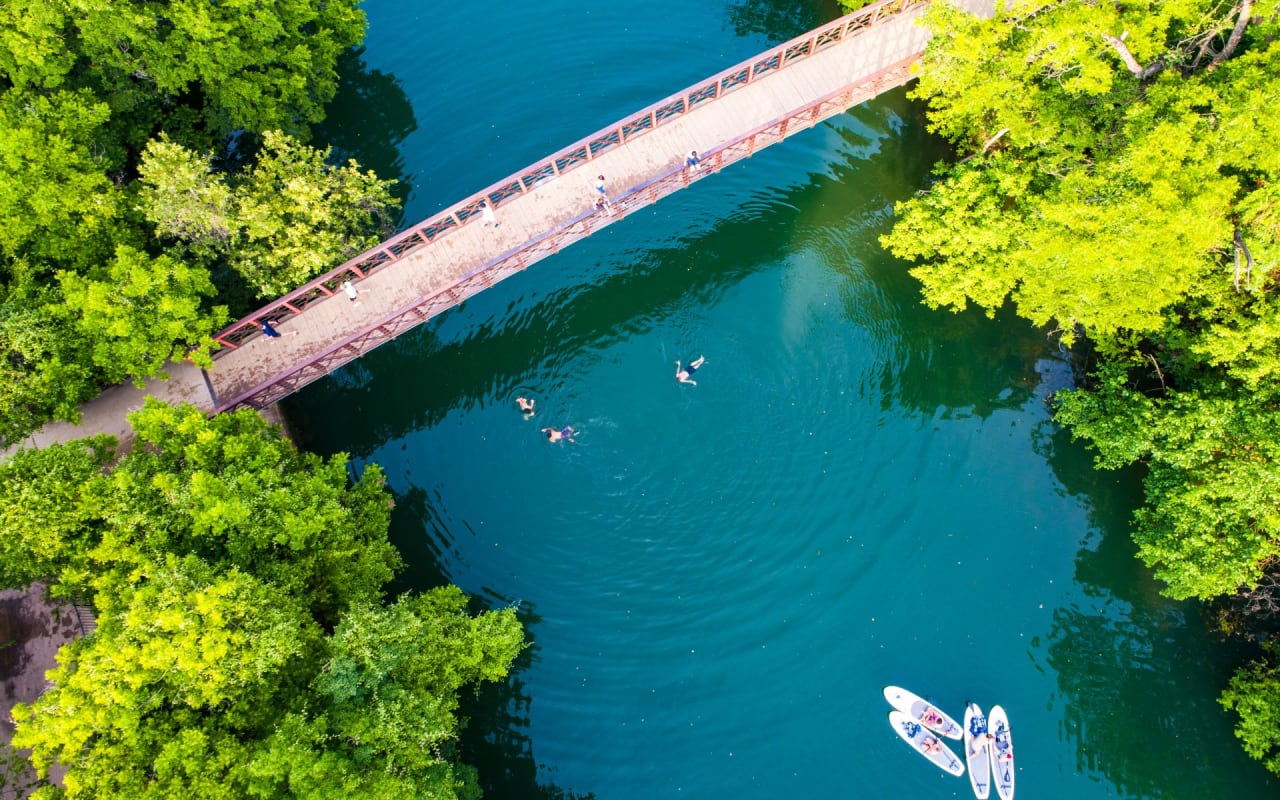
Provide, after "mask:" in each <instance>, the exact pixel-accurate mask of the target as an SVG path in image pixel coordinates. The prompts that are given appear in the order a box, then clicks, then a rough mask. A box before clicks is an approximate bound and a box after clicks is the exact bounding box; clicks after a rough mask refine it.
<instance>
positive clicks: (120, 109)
mask: <svg viewBox="0 0 1280 800" xmlns="http://www.w3.org/2000/svg"><path fill="white" fill-rule="evenodd" d="M364 25H365V20H364V14H363V13H362V12H360V11H359V9H358V8H357V7H356V3H355V2H350V0H340V1H339V2H317V0H279V1H278V2H274V3H269V4H264V3H257V2H253V0H229V2H220V3H207V2H201V1H200V0H174V1H173V2H166V3H154V2H146V0H78V2H74V3H73V2H68V0H15V2H10V3H6V4H4V6H2V7H0V71H3V72H4V73H6V74H7V75H8V76H9V77H10V80H12V81H13V82H14V83H15V84H16V85H17V86H20V87H33V88H34V87H39V88H59V87H64V86H71V85H75V86H89V87H91V88H92V89H93V90H94V91H95V93H96V94H98V96H101V97H107V98H111V103H112V107H113V110H114V111H115V112H116V113H118V114H121V115H125V116H131V117H134V118H135V119H137V121H138V122H139V123H141V122H142V121H143V120H148V119H151V118H154V117H155V116H157V115H159V114H161V113H164V109H165V107H166V106H172V105H173V104H174V103H175V102H177V103H180V104H183V105H188V107H190V105H189V104H194V108H193V110H194V111H195V112H196V114H198V118H199V120H200V122H199V124H200V126H201V127H206V128H208V129H209V130H211V131H213V132H214V135H215V136H218V135H221V134H224V133H227V132H229V131H231V130H234V129H235V128H238V127H245V128H248V129H249V130H264V129H269V128H283V129H286V130H290V131H299V132H300V131H302V130H304V126H305V125H306V124H307V123H311V122H316V121H318V120H319V119H320V118H321V114H322V111H323V108H324V104H325V103H326V102H328V101H329V100H330V99H331V98H332V97H333V93H334V91H335V89H336V85H337V76H336V74H335V72H334V64H335V62H336V60H337V57H338V55H339V54H340V53H341V52H343V51H344V50H346V49H347V48H348V47H351V46H352V45H355V44H357V43H358V42H359V41H360V38H361V36H362V35H363V33H364ZM140 127H141V126H140Z"/></svg>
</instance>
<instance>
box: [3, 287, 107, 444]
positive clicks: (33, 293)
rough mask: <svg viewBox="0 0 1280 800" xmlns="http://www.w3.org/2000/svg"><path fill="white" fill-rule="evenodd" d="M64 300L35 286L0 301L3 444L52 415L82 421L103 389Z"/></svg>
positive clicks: (42, 422)
mask: <svg viewBox="0 0 1280 800" xmlns="http://www.w3.org/2000/svg"><path fill="white" fill-rule="evenodd" d="M60 300H61V298H58V297H56V295H55V293H54V292H53V291H50V290H47V289H43V290H42V289H37V288H32V289H30V290H28V291H23V292H18V293H15V294H12V295H10V296H9V297H7V298H6V299H5V300H4V302H0V412H2V413H0V443H3V444H4V445H6V446H7V445H11V444H13V443H15V442H17V441H19V440H21V439H22V437H23V436H26V435H27V434H28V433H30V432H31V431H33V430H35V429H37V428H39V427H40V426H41V425H43V424H44V423H45V422H47V421H48V420H50V419H65V420H78V419H79V414H80V412H79V405H80V404H81V403H83V402H84V401H86V400H89V399H90V398H92V397H93V396H94V395H96V394H97V393H98V389H99V384H98V382H97V380H96V378H95V375H94V371H93V368H92V366H91V363H90V356H89V354H88V352H87V350H88V348H89V343H88V342H86V341H84V340H83V339H82V338H80V336H79V335H78V332H77V330H76V328H75V326H74V325H73V324H72V321H71V320H70V319H68V318H67V315H65V314H61V313H58V311H59V308H60Z"/></svg>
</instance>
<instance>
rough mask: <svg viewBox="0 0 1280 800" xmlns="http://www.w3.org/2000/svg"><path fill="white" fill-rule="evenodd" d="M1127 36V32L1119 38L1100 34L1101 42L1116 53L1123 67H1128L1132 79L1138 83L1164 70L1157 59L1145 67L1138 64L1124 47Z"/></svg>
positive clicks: (1162, 64)
mask: <svg viewBox="0 0 1280 800" xmlns="http://www.w3.org/2000/svg"><path fill="white" fill-rule="evenodd" d="M1128 35H1129V32H1128V31H1125V32H1124V33H1122V34H1120V36H1119V37H1116V36H1108V35H1106V34H1105V33H1104V34H1102V41H1104V42H1106V43H1107V44H1109V45H1111V47H1112V48H1113V49H1114V50H1115V51H1116V54H1117V55H1118V56H1120V60H1121V61H1123V62H1124V65H1125V66H1126V67H1128V68H1129V71H1130V72H1132V73H1133V75H1134V77H1136V78H1137V79H1138V80H1140V81H1145V80H1146V79H1147V78H1150V77H1151V76H1152V75H1155V74H1156V73H1157V72H1159V71H1160V70H1162V69H1164V67H1165V64H1164V62H1163V61H1161V60H1160V59H1158V58H1157V59H1156V60H1155V61H1152V62H1151V63H1150V64H1148V65H1147V66H1145V67H1144V66H1142V65H1141V64H1139V63H1138V59H1136V58H1134V57H1133V53H1130V52H1129V48H1128V47H1126V46H1125V43H1124V40H1125V37H1126V36H1128Z"/></svg>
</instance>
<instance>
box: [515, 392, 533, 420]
mask: <svg viewBox="0 0 1280 800" xmlns="http://www.w3.org/2000/svg"><path fill="white" fill-rule="evenodd" d="M516 405H518V406H520V410H521V411H523V412H524V415H525V416H526V417H532V416H533V401H532V400H530V399H529V398H527V397H517V398H516Z"/></svg>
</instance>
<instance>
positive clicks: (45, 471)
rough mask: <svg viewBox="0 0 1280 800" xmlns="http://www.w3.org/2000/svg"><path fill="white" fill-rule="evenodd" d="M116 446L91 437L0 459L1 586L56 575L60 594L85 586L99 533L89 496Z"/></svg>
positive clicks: (108, 439) (108, 440) (109, 440)
mask: <svg viewBox="0 0 1280 800" xmlns="http://www.w3.org/2000/svg"><path fill="white" fill-rule="evenodd" d="M115 444H116V443H115V440H114V439H113V438H112V437H110V436H95V437H93V438H92V439H84V440H81V441H75V442H69V443H67V444H53V445H49V446H48V447H46V448H44V449H42V450H20V451H18V452H17V453H15V454H13V455H12V456H10V457H9V458H8V459H6V460H4V461H0V530H3V531H4V535H3V536H0V586H6V587H18V586H26V585H28V584H30V583H31V582H32V581H40V580H49V579H51V578H54V577H55V576H61V580H62V581H63V585H62V587H60V588H62V589H64V590H65V589H66V588H67V586H68V585H70V587H71V588H81V587H83V586H85V585H86V583H87V575H88V571H87V570H86V569H85V566H86V565H87V553H88V550H89V548H90V547H91V546H92V545H93V544H94V543H95V542H96V537H97V536H98V535H99V533H100V528H99V519H98V515H97V513H96V512H95V510H94V503H93V501H92V499H91V497H92V494H93V493H94V492H95V491H96V490H95V486H96V485H97V484H99V483H101V482H103V481H105V480H106V478H105V469H106V465H107V464H108V463H109V462H110V461H111V459H112V458H113V457H114V455H115ZM60 593H65V591H64V592H60Z"/></svg>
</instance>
